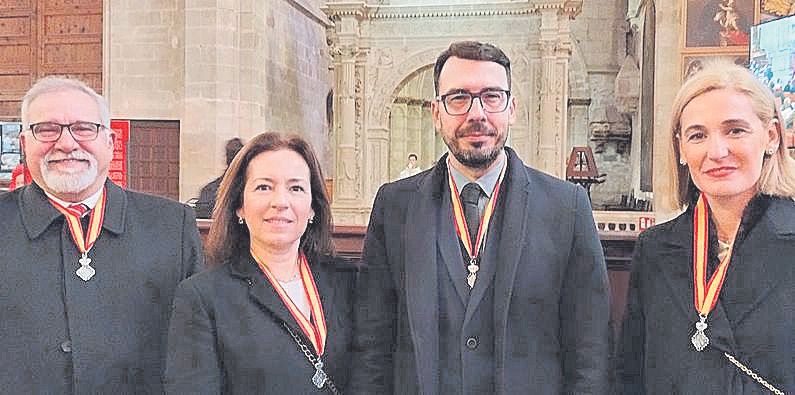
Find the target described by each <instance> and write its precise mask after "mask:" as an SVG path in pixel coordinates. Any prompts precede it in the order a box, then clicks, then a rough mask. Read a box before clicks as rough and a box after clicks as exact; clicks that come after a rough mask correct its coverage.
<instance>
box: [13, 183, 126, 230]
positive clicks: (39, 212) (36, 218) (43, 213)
mask: <svg viewBox="0 0 795 395" xmlns="http://www.w3.org/2000/svg"><path fill="white" fill-rule="evenodd" d="M105 188H107V191H108V192H107V199H108V200H107V203H106V206H105V218H104V221H103V224H102V229H103V230H108V231H110V232H112V233H115V234H121V233H123V232H124V219H125V215H126V213H127V196H126V195H125V193H124V190H123V189H121V188H120V187H119V186H117V185H116V184H114V183H113V182H111V181H110V180H106V181H105ZM18 196H19V197H18V199H19V202H18V203H19V206H20V207H21V208H22V209H21V213H22V224H23V226H24V227H25V232H26V233H27V235H28V238H29V239H31V240H33V239H35V238H37V237H39V236H41V234H42V233H44V231H45V230H47V228H48V227H49V226H50V224H52V222H53V221H55V220H56V219H58V218H59V217H62V216H63V215H62V214H61V213H60V212H59V211H58V210H56V209H55V207H53V206H52V204H50V201H49V200H48V199H47V195H45V194H44V191H43V190H42V189H41V187H39V186H38V185H37V184H36V183H35V182H34V183H32V184H30V185H28V186H26V187H25V190H24V191H22V193H21V194H19V195H18ZM101 237H102V236H101V235H100V238H101Z"/></svg>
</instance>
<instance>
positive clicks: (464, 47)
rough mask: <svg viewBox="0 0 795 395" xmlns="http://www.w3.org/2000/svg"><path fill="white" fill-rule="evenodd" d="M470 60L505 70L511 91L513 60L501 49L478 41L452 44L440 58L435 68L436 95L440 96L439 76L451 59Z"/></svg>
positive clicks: (434, 83)
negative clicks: (492, 64)
mask: <svg viewBox="0 0 795 395" xmlns="http://www.w3.org/2000/svg"><path fill="white" fill-rule="evenodd" d="M453 56H454V57H456V58H461V59H468V60H480V61H484V62H494V63H498V64H500V65H502V67H504V68H505V75H507V76H508V89H511V60H510V59H508V56H507V55H505V52H502V50H501V49H499V48H497V47H495V46H494V45H492V44H488V43H481V42H477V41H458V42H454V43H452V44H450V47H448V48H447V49H445V50H444V51H443V52H442V53H441V54H439V57H438V58H436V64H435V65H434V66H433V87H434V89H435V90H436V94H437V95H438V94H439V75H440V74H442V67H444V64H445V63H447V59H450V57H453Z"/></svg>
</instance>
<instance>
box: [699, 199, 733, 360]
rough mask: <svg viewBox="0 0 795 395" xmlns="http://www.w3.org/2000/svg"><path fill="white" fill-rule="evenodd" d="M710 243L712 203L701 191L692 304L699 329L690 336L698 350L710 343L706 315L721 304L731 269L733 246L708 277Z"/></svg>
mask: <svg viewBox="0 0 795 395" xmlns="http://www.w3.org/2000/svg"><path fill="white" fill-rule="evenodd" d="M708 244H709V204H708V203H707V198H706V196H704V194H703V193H702V194H701V196H699V198H698V202H697V203H696V207H695V210H694V212H693V304H694V305H695V307H696V312H698V322H696V332H695V333H694V334H693V336H692V337H691V338H690V342H691V343H693V347H694V348H695V349H696V351H703V350H704V349H705V348H706V347H707V346H708V345H709V337H707V334H706V330H707V316H709V313H710V312H711V311H712V309H714V308H715V305H716V304H717V303H718V295H720V290H721V289H722V288H723V280H724V279H725V278H726V271H727V270H728V269H729V260H730V259H731V255H732V248H733V246H734V243H732V246H731V247H729V252H728V253H727V254H726V256H725V257H724V258H723V260H722V261H721V262H720V264H719V265H718V268H717V269H716V270H715V273H713V274H712V278H710V279H709V282H707V281H706V277H707V259H708V256H707V250H708V248H707V247H708V246H707V245H708Z"/></svg>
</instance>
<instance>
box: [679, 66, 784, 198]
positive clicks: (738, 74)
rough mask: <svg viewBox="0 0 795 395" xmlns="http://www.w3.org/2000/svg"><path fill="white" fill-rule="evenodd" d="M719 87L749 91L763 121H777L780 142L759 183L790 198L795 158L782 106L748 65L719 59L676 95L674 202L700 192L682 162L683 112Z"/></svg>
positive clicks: (765, 189)
mask: <svg viewBox="0 0 795 395" xmlns="http://www.w3.org/2000/svg"><path fill="white" fill-rule="evenodd" d="M717 89H732V90H734V91H736V92H739V93H742V94H744V95H746V96H747V97H748V98H749V99H750V101H751V106H752V107H753V111H754V113H755V114H756V116H757V117H758V118H759V120H761V121H762V124H764V125H767V124H769V122H771V121H773V122H774V123H775V128H776V131H777V133H778V139H779V144H778V147H777V149H776V152H774V153H773V154H772V155H768V154H765V160H764V163H763V164H762V174H761V175H760V177H759V182H758V183H757V188H758V192H759V193H764V194H766V195H772V196H780V197H786V198H793V197H795V159H793V158H792V157H790V156H789V153H788V152H787V147H785V139H784V133H783V126H782V124H781V120H782V117H781V110H780V108H779V104H778V103H777V101H776V98H775V97H774V96H773V93H772V92H771V91H770V90H769V89H767V88H766V87H765V86H764V85H762V83H761V82H759V80H757V79H756V78H755V77H754V76H753V74H751V72H750V71H749V70H748V69H746V68H743V67H741V66H738V65H736V64H734V63H731V62H728V61H724V60H719V61H712V62H708V63H706V64H705V65H704V68H703V69H702V70H700V71H698V72H697V73H695V74H694V75H693V76H691V77H690V78H689V79H687V80H686V81H685V82H684V84H682V87H681V88H679V92H678V93H677V94H676V98H675V99H674V103H673V108H672V110H671V139H670V142H671V144H670V149H669V152H668V160H669V163H670V168H671V169H676V170H674V171H673V174H672V176H671V177H670V183H671V190H672V191H675V193H674V194H672V195H671V197H670V199H671V202H670V203H671V204H672V206H673V207H677V208H684V207H685V206H686V205H688V204H689V203H690V202H691V201H692V200H693V198H694V194H695V193H697V192H698V189H697V188H696V186H695V184H694V183H693V180H692V179H691V178H690V172H689V171H688V168H687V166H682V165H680V163H679V160H680V157H681V156H680V152H679V134H680V133H681V120H682V112H683V111H684V108H685V107H686V106H687V105H688V104H689V103H690V101H692V100H693V99H695V98H696V97H698V96H701V95H703V94H704V93H707V92H710V91H713V90H717Z"/></svg>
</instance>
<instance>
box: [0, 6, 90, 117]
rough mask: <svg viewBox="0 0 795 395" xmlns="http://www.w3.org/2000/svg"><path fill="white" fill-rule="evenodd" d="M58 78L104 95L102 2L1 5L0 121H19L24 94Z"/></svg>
mask: <svg viewBox="0 0 795 395" xmlns="http://www.w3.org/2000/svg"><path fill="white" fill-rule="evenodd" d="M53 74H58V75H67V76H71V77H76V78H80V79H82V80H83V81H85V82H86V83H88V84H89V85H90V86H91V87H92V88H94V89H95V90H96V91H97V92H99V93H102V1H101V0H0V87H2V89H0V118H6V119H17V118H19V105H20V101H21V99H22V95H24V94H25V91H27V90H28V88H29V87H30V86H31V85H32V84H33V83H34V82H35V81H36V80H37V79H39V78H41V77H44V76H47V75H53Z"/></svg>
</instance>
